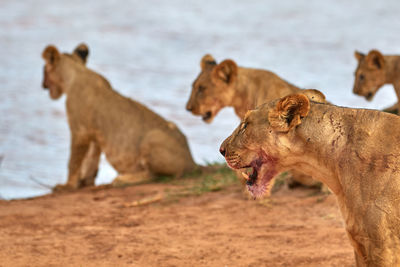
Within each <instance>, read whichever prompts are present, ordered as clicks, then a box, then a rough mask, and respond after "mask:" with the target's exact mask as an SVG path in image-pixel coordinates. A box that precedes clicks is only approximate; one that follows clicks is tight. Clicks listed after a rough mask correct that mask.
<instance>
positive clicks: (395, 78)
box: [353, 50, 400, 114]
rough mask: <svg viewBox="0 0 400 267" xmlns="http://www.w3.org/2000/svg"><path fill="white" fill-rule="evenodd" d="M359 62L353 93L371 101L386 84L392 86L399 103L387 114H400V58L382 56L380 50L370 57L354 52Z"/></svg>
mask: <svg viewBox="0 0 400 267" xmlns="http://www.w3.org/2000/svg"><path fill="white" fill-rule="evenodd" d="M354 56H355V57H356V59H357V61H358V66H357V69H356V71H355V73H354V75H355V80H354V87H353V93H355V94H357V95H360V96H364V97H365V98H366V99H367V100H368V101H371V100H372V98H373V97H374V95H375V93H376V92H377V91H378V90H379V88H381V87H382V86H383V85H384V84H392V85H393V87H394V90H395V92H396V95H397V103H396V104H395V105H394V106H393V107H390V108H388V109H385V111H387V112H391V113H395V114H398V113H399V110H400V109H399V104H400V56H393V55H385V56H384V55H382V54H381V53H380V52H379V51H378V50H371V51H370V52H369V53H368V55H365V54H363V53H360V52H357V51H356V52H354Z"/></svg>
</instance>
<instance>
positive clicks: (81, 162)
mask: <svg viewBox="0 0 400 267" xmlns="http://www.w3.org/2000/svg"><path fill="white" fill-rule="evenodd" d="M88 53H89V51H88V48H87V46H86V45H80V46H78V47H77V48H76V49H75V50H74V52H73V53H72V54H67V53H60V52H59V51H58V50H57V48H56V47H54V46H51V45H50V46H47V47H46V48H45V49H44V51H43V54H42V56H43V59H44V60H45V62H46V64H45V67H44V79H43V87H44V88H48V89H49V90H50V97H51V98H52V99H58V98H59V97H60V96H61V95H62V94H65V95H66V108H67V115H68V123H69V127H70V130H71V154H70V159H69V164H68V181H67V183H66V184H65V185H58V186H57V187H55V190H62V189H76V188H79V187H82V186H85V185H90V184H93V183H94V177H95V176H96V172H97V168H98V162H99V157H100V154H101V152H104V153H105V155H106V157H107V160H108V161H109V162H110V163H111V165H112V166H113V167H114V168H115V170H117V171H118V174H119V175H118V177H117V178H116V179H115V180H114V183H117V184H118V183H133V182H139V181H144V180H148V179H150V178H152V177H155V176H157V175H174V176H180V175H182V174H183V173H185V172H190V171H193V170H194V169H196V168H197V165H196V164H195V162H194V161H193V158H192V155H191V153H190V150H189V146H188V144H187V141H186V137H185V136H184V135H183V134H182V132H181V131H180V130H179V129H178V128H177V127H176V125H175V124H173V123H172V122H168V121H166V120H165V119H163V118H162V117H161V116H159V115H157V114H156V113H154V112H153V111H151V110H150V109H148V108H147V107H145V106H144V105H142V104H140V103H138V102H136V101H133V100H131V99H129V98H127V97H124V96H122V95H120V94H119V93H117V92H116V91H114V90H113V89H112V88H111V86H110V84H109V83H108V81H107V80H106V79H105V78H104V77H103V76H101V75H99V74H97V73H96V72H94V71H92V70H90V69H88V68H87V67H86V66H85V62H86V58H87V55H88Z"/></svg>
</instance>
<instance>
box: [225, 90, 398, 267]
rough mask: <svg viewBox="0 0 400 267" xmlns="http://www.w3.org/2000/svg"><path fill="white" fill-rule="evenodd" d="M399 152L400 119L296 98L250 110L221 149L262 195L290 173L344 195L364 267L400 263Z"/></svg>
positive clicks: (345, 213) (359, 260) (250, 186)
mask: <svg viewBox="0 0 400 267" xmlns="http://www.w3.org/2000/svg"><path fill="white" fill-rule="evenodd" d="M394 129H395V130H394ZM396 129H397V130H396ZM399 147H400V118H399V117H398V116H396V115H392V114H388V113H384V112H380V111H377V110H366V109H351V108H343V107H337V106H333V105H328V104H323V103H318V102H313V101H310V100H309V98H308V97H306V96H305V95H303V94H292V95H289V96H286V97H283V98H281V99H278V100H275V101H271V102H269V103H266V104H264V105H262V106H260V107H258V108H257V109H255V110H252V111H249V112H248V113H247V114H246V116H245V117H244V119H243V120H242V122H241V123H240V125H239V127H238V128H236V130H235V131H234V132H233V133H232V135H231V136H230V137H228V138H227V139H226V140H225V141H224V142H223V144H222V145H221V148H220V152H221V153H222V155H224V156H225V159H226V161H227V163H228V165H229V166H230V167H231V168H234V169H242V168H249V167H251V168H252V172H251V173H250V174H246V176H248V181H247V185H248V190H249V191H250V192H251V193H252V194H253V195H254V196H256V197H259V196H261V195H262V194H264V192H265V191H266V187H267V186H268V184H269V183H270V182H271V179H273V178H274V176H275V175H276V174H277V173H279V172H282V171H284V170H287V169H292V168H293V169H297V170H300V171H302V172H304V173H308V174H310V175H312V176H313V177H315V178H316V179H318V180H320V181H322V182H324V183H325V184H326V185H328V187H329V188H330V189H331V190H332V192H334V194H335V195H336V196H337V200H338V204H339V207H340V210H341V213H342V215H343V218H344V221H345V224H346V231H347V234H348V237H349V239H350V242H351V244H352V246H353V247H354V251H355V257H356V262H357V266H400V168H399V166H400V152H399Z"/></svg>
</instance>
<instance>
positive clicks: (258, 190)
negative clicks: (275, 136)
mask: <svg viewBox="0 0 400 267" xmlns="http://www.w3.org/2000/svg"><path fill="white" fill-rule="evenodd" d="M228 164H229V163H228ZM229 165H230V166H231V167H234V166H232V165H231V164H229ZM239 169H244V171H243V172H242V175H243V177H244V179H246V180H247V181H246V184H247V189H248V190H249V192H250V193H251V194H252V195H253V196H254V197H255V198H259V197H262V196H263V195H264V194H265V193H267V192H269V190H270V189H271V188H270V184H271V183H270V182H271V180H272V179H273V178H274V177H275V175H276V174H277V170H276V159H274V158H272V157H269V156H267V155H263V156H262V157H260V158H258V159H256V160H254V161H253V162H251V163H250V165H248V166H245V167H241V168H239Z"/></svg>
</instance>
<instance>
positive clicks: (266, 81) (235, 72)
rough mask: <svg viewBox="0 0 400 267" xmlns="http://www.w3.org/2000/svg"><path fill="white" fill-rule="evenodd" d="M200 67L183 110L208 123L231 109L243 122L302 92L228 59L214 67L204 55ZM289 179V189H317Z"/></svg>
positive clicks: (305, 179)
mask: <svg viewBox="0 0 400 267" xmlns="http://www.w3.org/2000/svg"><path fill="white" fill-rule="evenodd" d="M200 67H201V72H200V74H199V75H198V77H197V78H196V80H195V81H194V82H193V85H192V92H191V95H190V98H189V100H188V102H187V104H186V109H187V110H188V111H190V112H192V113H193V114H194V115H201V116H202V118H203V120H204V121H205V122H207V123H211V122H212V120H213V119H214V117H215V116H216V115H217V113H218V112H219V111H220V110H221V109H222V108H224V107H228V106H231V107H233V108H234V110H235V113H236V115H237V116H238V117H239V118H240V119H243V117H244V115H245V114H246V112H247V111H248V110H250V109H254V108H255V107H257V106H259V105H261V104H263V103H265V102H267V101H270V100H273V99H276V98H278V97H283V96H286V95H288V94H291V93H295V92H299V91H300V90H301V89H300V88H298V87H296V86H294V85H292V84H290V83H288V82H287V81H285V80H283V79H281V78H280V77H279V76H278V75H276V74H274V73H272V72H270V71H266V70H259V69H251V68H243V67H238V66H237V65H236V63H235V62H234V61H233V60H231V59H227V60H224V61H222V62H221V63H219V64H217V62H216V61H215V59H214V58H213V57H212V56H211V55H209V54H207V55H205V56H204V57H203V58H202V59H201V61H200ZM304 93H306V94H309V95H313V94H314V95H313V96H312V97H316V98H318V100H319V101H322V102H325V96H323V95H322V96H323V99H322V98H321V96H318V95H317V94H315V93H314V92H313V91H312V90H307V91H305V92H304ZM292 175H293V177H292V179H289V182H288V184H289V186H290V187H292V186H295V185H297V184H303V185H307V186H320V184H319V183H316V181H314V180H313V179H312V178H311V177H309V176H306V175H303V174H302V173H298V172H292Z"/></svg>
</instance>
